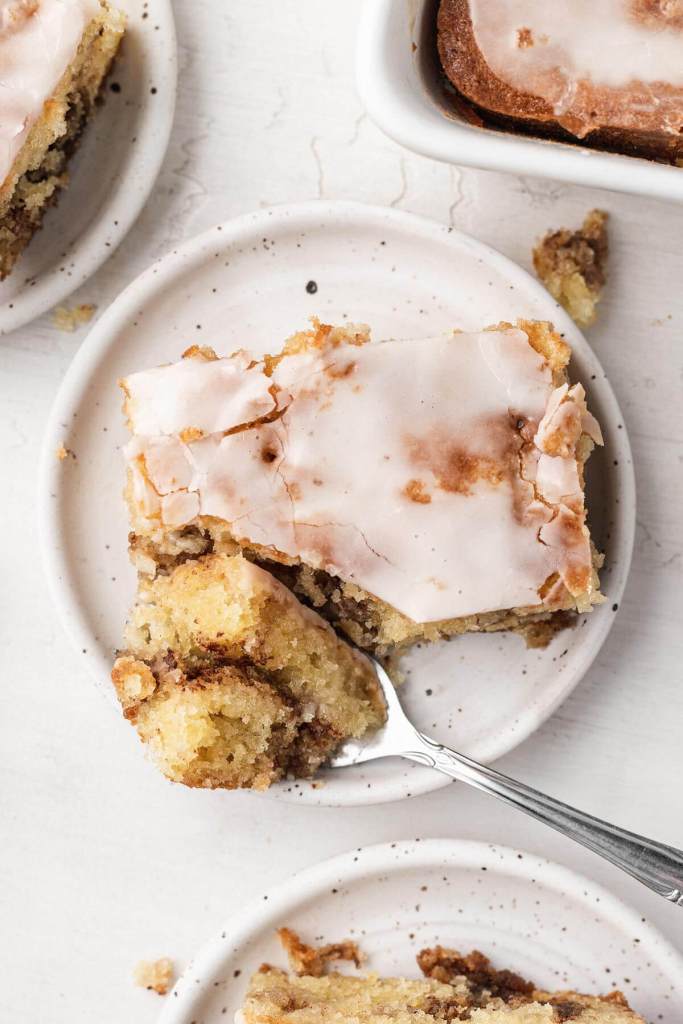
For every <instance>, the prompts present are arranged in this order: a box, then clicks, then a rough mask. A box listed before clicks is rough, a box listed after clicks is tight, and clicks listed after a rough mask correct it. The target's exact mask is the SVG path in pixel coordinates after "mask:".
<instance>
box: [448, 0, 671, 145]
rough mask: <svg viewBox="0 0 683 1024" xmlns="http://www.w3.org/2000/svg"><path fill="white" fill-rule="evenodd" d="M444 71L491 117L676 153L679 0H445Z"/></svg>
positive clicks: (591, 141)
mask: <svg viewBox="0 0 683 1024" xmlns="http://www.w3.org/2000/svg"><path fill="white" fill-rule="evenodd" d="M437 33H438V48H439V54H440V58H441V63H442V66H443V69H444V72H445V74H446V76H447V77H448V79H449V80H450V82H451V83H452V85H453V86H454V87H455V89H456V90H457V92H458V94H459V95H460V96H461V97H463V98H464V99H465V100H466V101H467V102H468V103H469V104H470V105H471V107H472V108H473V109H474V111H475V112H476V113H478V114H479V115H480V116H481V118H483V120H484V123H485V124H489V125H493V126H499V127H501V128H506V129H509V130H512V131H521V132H530V133H532V134H536V135H545V136H549V137H552V138H555V139H562V140H565V141H573V142H576V141H580V142H582V143H583V144H584V145H589V146H596V147H598V148H605V149H611V150H616V151H619V152H623V153H626V154H629V155H636V156H645V157H650V158H656V159H660V160H666V161H670V162H676V161H678V160H679V159H680V158H681V157H682V156H683V134H682V132H681V129H682V128H683V64H682V63H681V52H683V3H681V0H599V2H597V3H596V2H594V0H571V2H569V0H556V2H554V3H548V2H547V0H512V2H511V0H441V2H440V6H439V11H438V19H437Z"/></svg>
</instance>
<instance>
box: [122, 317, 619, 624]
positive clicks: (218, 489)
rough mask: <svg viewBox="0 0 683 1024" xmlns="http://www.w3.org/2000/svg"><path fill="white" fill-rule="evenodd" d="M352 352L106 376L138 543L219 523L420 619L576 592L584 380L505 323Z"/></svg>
mask: <svg viewBox="0 0 683 1024" xmlns="http://www.w3.org/2000/svg"><path fill="white" fill-rule="evenodd" d="M323 330H324V329H323ZM319 333H320V332H319ZM329 337H330V338H333V337H334V331H333V332H331V334H330V335H329ZM350 337H352V338H354V342H352V343H351V344H348V343H345V342H342V343H341V344H340V343H339V342H338V341H336V342H334V343H330V342H329V340H328V339H324V341H323V343H322V346H321V347H320V348H308V349H307V350H305V351H302V352H295V353H294V354H290V355H287V356H286V357H285V358H283V359H281V360H280V361H279V362H278V363H277V364H276V365H275V366H274V367H272V366H271V364H270V363H269V362H268V360H266V361H265V363H264V362H261V361H258V360H254V359H252V358H251V357H250V355H249V354H248V353H244V352H238V353H236V354H235V355H233V356H231V357H229V358H227V359H207V356H206V354H205V353H204V352H202V351H201V350H190V353H191V354H190V355H189V356H188V357H187V358H185V359H183V360H182V361H181V362H180V363H176V364H174V365H171V366H167V367H161V368H159V369H155V370H149V371H144V372H142V373H139V374H135V375H133V376H131V377H128V378H127V379H126V380H125V381H123V383H122V386H123V388H124V390H125V392H126V395H127V401H126V412H127V414H128V417H129V423H130V426H131V429H132V430H133V433H134V437H133V439H132V441H131V442H130V443H129V444H128V446H127V448H126V458H127V461H128V466H129V469H130V473H131V482H132V495H133V502H134V506H135V507H134V520H135V525H136V529H139V528H140V523H142V529H143V530H144V532H154V530H156V529H158V528H159V526H161V528H162V529H175V528H178V527H182V526H186V525H189V524H191V523H193V522H196V520H197V517H199V516H212V517H216V518H218V519H221V520H224V521H226V522H228V523H230V524H231V531H232V533H233V535H234V536H235V537H236V538H238V539H240V540H243V541H248V542H251V543H253V544H257V545H263V546H265V547H268V548H274V549H275V550H276V552H278V553H283V554H284V555H286V556H289V557H292V558H298V559H301V560H302V561H303V562H305V563H306V564H308V565H312V566H313V567H314V568H317V569H324V570H325V571H327V572H329V573H331V574H332V575H335V576H339V577H341V578H342V579H344V580H347V581H352V582H354V583H357V584H358V585H359V586H361V587H363V589H365V590H367V591H369V592H370V593H371V594H373V595H374V596H376V597H379V598H380V599H382V600H384V601H386V602H387V603H388V604H390V605H392V606H393V607H395V608H397V609H398V610H399V611H401V612H402V613H403V614H404V615H407V616H408V617H409V618H411V619H413V620H414V621H417V622H432V621H437V620H440V619H448V618H457V617H459V616H464V615H471V614H477V613H480V612H484V611H492V610H497V609H503V608H512V607H521V606H528V605H537V604H538V603H539V602H540V601H541V600H543V603H544V604H545V605H546V606H548V607H554V606H555V607H556V606H558V602H559V603H562V602H564V601H566V598H567V591H569V593H570V594H571V595H572V596H573V597H575V598H577V599H579V598H581V597H582V596H585V595H586V593H587V592H588V591H589V590H590V586H591V551H590V542H589V536H588V531H587V529H586V528H585V523H584V521H585V511H584V502H583V493H582V486H581V483H580V471H579V466H578V464H577V454H576V445H577V442H578V441H579V439H580V437H581V435H582V433H584V432H586V433H589V434H590V435H591V436H592V438H593V439H594V440H595V441H597V442H598V443H600V442H601V436H600V431H599V428H598V426H597V424H596V422H595V420H594V419H593V418H592V417H591V416H590V414H588V413H587V410H586V406H585V402H584V393H583V389H582V387H581V385H575V386H574V387H573V388H571V389H570V388H569V387H568V385H567V384H563V385H562V386H561V387H555V386H554V383H553V374H552V372H551V369H550V367H549V365H548V363H547V362H546V360H545V359H544V358H543V357H542V356H540V355H539V354H538V352H537V351H535V350H534V348H532V346H531V344H530V343H529V339H528V337H527V334H526V333H525V331H524V330H521V329H517V328H515V329H509V330H498V331H483V332H480V333H474V334H452V335H443V336H438V337H433V338H428V339H422V340H420V341H413V342H411V341H408V342H405V341H385V342H382V343H379V344H365V343H364V335H363V334H362V333H361V334H358V335H355V337H354V336H353V335H350ZM358 341H360V344H358ZM548 580H552V585H551V586H550V587H549V588H548V587H544V584H546V581H548Z"/></svg>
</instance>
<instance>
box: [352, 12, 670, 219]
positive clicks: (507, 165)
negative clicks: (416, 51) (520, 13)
mask: <svg viewBox="0 0 683 1024" xmlns="http://www.w3.org/2000/svg"><path fill="white" fill-rule="evenodd" d="M424 2H425V0H419V2H418V3H415V2H411V0H400V2H397V0H367V2H366V3H365V5H364V6H363V11H362V15H361V22H360V27H359V32H358V45H357V53H356V73H357V86H358V92H359V93H360V96H361V99H362V100H363V103H364V104H365V107H366V108H367V111H368V113H369V115H370V117H371V119H372V120H373V121H374V122H375V123H376V124H377V125H378V126H379V127H380V128H381V129H382V131H384V132H385V133H386V134H387V135H389V136H390V137H391V138H392V139H394V141H395V142H398V143H399V144H400V145H402V146H405V147H406V148H407V149H412V150H414V151H415V152H417V153H421V154H422V155H424V156H429V157H432V159H434V160H441V161H443V162H444V163H452V164H460V165H466V166H471V167H481V168H484V169H487V170H497V171H506V172H508V173H510V174H520V175H532V176H536V177H541V178H556V179H558V180H560V181H566V182H571V183H573V184H576V185H585V186H589V187H593V188H606V189H611V190H613V191H619V192H631V193H636V194H639V195H645V196H652V197H654V198H657V199H665V200H667V199H668V200H671V201H674V202H682V201H683V168H677V167H672V166H667V165H665V164H659V163H657V162H656V161H653V160H644V159H641V158H638V157H630V156H622V155H620V154H618V153H606V152H602V151H599V150H594V149H588V148H584V147H581V146H575V145H569V144H565V143H561V142H554V141H548V140H542V139H534V138H529V137H524V136H522V135H513V134H511V133H505V132H500V131H494V130H492V129H488V128H479V127H477V126H474V125H470V124H466V123H465V122H464V121H459V120H457V119H456V118H455V116H453V117H446V116H445V115H444V114H443V113H442V112H441V111H440V110H439V109H438V107H437V105H436V104H435V103H434V102H433V100H432V99H431V98H430V97H429V95H428V92H427V88H426V86H425V85H424V83H423V82H422V80H421V77H420V74H419V71H418V70H417V67H416V64H415V60H414V57H413V54H412V52H411V51H410V47H409V46H406V50H405V55H404V56H403V57H401V56H399V55H397V54H396V53H395V52H394V51H395V44H394V40H393V38H392V26H393V25H395V24H396V19H397V18H408V19H410V23H411V24H412V23H413V18H412V17H411V15H412V14H413V12H414V11H416V10H417V11H419V10H420V9H421V7H422V5H423V3H424Z"/></svg>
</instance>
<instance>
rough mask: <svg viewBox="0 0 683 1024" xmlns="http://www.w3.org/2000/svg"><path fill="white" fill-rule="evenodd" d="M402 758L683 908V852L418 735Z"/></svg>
mask: <svg viewBox="0 0 683 1024" xmlns="http://www.w3.org/2000/svg"><path fill="white" fill-rule="evenodd" d="M402 756H403V757H407V758H409V759H410V760H411V761H417V762H418V763H419V764H424V765H427V766H428V767H430V768H436V769H437V771H440V772H443V774H444V775H450V776H451V778H453V779H457V780H458V781H460V782H467V783H468V784H469V785H470V786H474V787H475V788H476V789H481V790H483V791H484V792H485V793H491V794H492V795H493V796H497V797H498V798H499V799H500V800H503V801H505V803H507V804H511V805H512V806H513V807H517V808H518V809H519V810H520V811H524V812H525V813H526V814H529V815H531V817H532V818H536V819H537V820H538V821H542V822H544V824H546V825H550V827H551V828H554V829H555V830H556V831H558V832H561V833H562V834H563V835H565V836H567V837H568V838H569V839H574V840H575V841H576V842H577V843H581V845H582V846H586V847H588V849H589V850H593V852H594V853H597V854H599V855H600V856H601V857H604V858H605V859H606V860H608V861H610V862H611V863H612V864H615V865H616V866H617V867H618V868H621V869H622V871H626V872H627V874H629V875H631V876H632V877H633V878H636V879H638V881H639V882H642V883H643V884H644V885H646V886H647V887H648V888H649V889H652V890H654V892H656V893H658V895H660V896H663V897H664V899H666V900H669V902H670V903H674V904H676V906H679V907H682V906H683V851H681V850H677V849H675V848H674V847H673V846H665V845H664V843H658V842H655V841H654V840H653V839H646V838H645V837H644V836H639V835H636V834H635V833H634V832H627V831H626V830H625V829H623V828H618V827H617V826H616V825H610V824H609V823H608V822H606V821H601V820H600V818H594V817H593V815H591V814H585V813H584V812H583V811H579V810H577V809H576V808H574V807H570V806H569V805H568V804H564V803H562V802H561V801H559V800H555V799H553V797H550V796H546V795H545V794H544V793H539V792H538V790H535V789H532V788H531V787H530V786H526V785H525V784H524V783H523V782H517V781H516V780H515V779H511V778H509V777H508V776H506V775H502V774H501V773H500V772H497V771H494V770H493V768H487V767H484V766H483V765H480V764H477V762H476V761H472V760H470V758H468V757H465V756H464V755H463V754H458V753H456V752H455V751H454V750H449V748H448V747H444V746H442V745H441V744H440V743H435V742H434V741H433V740H430V739H428V738H427V737H426V736H423V735H422V733H420V732H418V731H417V730H415V748H414V749H412V744H411V749H409V750H406V751H404V752H403V754H402Z"/></svg>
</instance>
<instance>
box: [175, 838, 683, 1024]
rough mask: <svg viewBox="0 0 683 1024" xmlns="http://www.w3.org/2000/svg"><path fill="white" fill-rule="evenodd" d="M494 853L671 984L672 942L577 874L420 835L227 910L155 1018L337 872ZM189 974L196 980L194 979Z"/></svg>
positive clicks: (180, 1005)
mask: <svg viewBox="0 0 683 1024" xmlns="http://www.w3.org/2000/svg"><path fill="white" fill-rule="evenodd" d="M520 852H521V853H522V857H521V859H520V857H519V853H520ZM359 853H361V854H362V856H359ZM397 853H398V854H399V855H400V859H398V858H397ZM501 853H502V854H503V855H505V868H504V870H505V873H506V874H508V875H514V876H516V877H518V878H526V879H529V880H531V879H532V878H533V877H534V876H535V877H542V880H543V884H544V885H545V886H547V887H553V888H555V889H557V890H558V891H562V892H565V893H571V894H572V896H573V897H574V899H575V900H576V901H577V902H580V903H583V904H584V905H585V906H586V907H590V909H591V911H592V913H593V914H595V907H596V906H599V907H600V916H601V917H603V918H606V919H607V920H610V921H611V922H614V923H616V924H618V925H620V926H621V927H622V928H623V930H624V932H630V933H631V934H633V935H636V934H637V935H638V937H639V939H640V944H641V948H643V947H644V946H646V945H647V944H648V943H650V944H652V946H653V948H654V947H655V946H656V954H655V953H653V961H656V963H657V966H658V967H659V969H660V970H661V971H662V972H663V973H666V974H667V975H668V976H669V977H670V978H671V981H672V983H674V982H675V983H676V984H678V985H680V979H681V977H683V958H682V957H681V956H679V954H678V953H677V952H676V950H675V949H674V947H673V946H672V945H671V944H670V943H669V942H668V941H667V940H666V939H665V938H664V937H663V936H662V935H661V934H660V932H658V931H657V930H656V929H655V928H654V927H653V926H652V925H650V924H649V923H647V922H645V921H644V920H643V918H642V916H641V915H640V914H639V913H637V912H636V911H635V910H633V909H632V908H631V907H629V906H627V904H625V903H623V902H622V901H621V900H620V899H618V898H617V897H616V896H614V895H613V894H612V893H611V892H609V891H608V890H607V889H604V888H603V887H602V886H600V885H598V884H597V883H595V882H593V881H590V880H589V879H588V878H586V877H585V876H584V875H580V874H578V873H577V872H574V871H571V870H570V869H569V868H566V867H564V866H562V865H560V864H557V863H555V862H553V861H549V860H545V859H544V858H541V857H538V856H537V855H535V854H530V853H524V852H523V851H517V850H513V849H512V848H510V847H505V846H494V845H492V844H490V843H483V842H477V841H474V840H465V839H423V840H420V841H418V842H416V841H415V840H402V841H398V842H395V843H380V844H377V845H373V846H367V847H364V848H363V849H362V850H361V851H358V850H352V851H350V852H348V853H343V854H340V855H338V856H336V857H332V858H331V859H329V860H325V861H322V862H321V863H319V864H315V865H313V866H312V867H308V868H305V869H304V870H302V871H299V872H297V874H295V875H293V876H292V877H291V878H289V879H288V880H287V881H286V882H283V883H281V884H280V885H277V886H275V887H274V888H272V889H270V890H268V892H267V893H266V894H263V895H262V896H260V897H257V898H256V899H254V900H252V901H251V902H250V903H249V904H248V905H247V906H246V907H245V908H244V909H243V910H241V911H239V912H238V913H237V914H235V915H232V916H231V918H230V921H229V922H228V923H227V924H226V927H225V929H224V930H223V931H222V932H221V933H220V934H218V935H216V936H215V937H214V938H213V939H211V940H209V942H207V944H206V945H205V946H203V948H202V949H201V950H200V951H199V953H198V954H197V956H196V957H195V958H194V959H193V961H192V962H191V963H190V965H189V966H188V967H187V970H186V971H185V972H184V973H183V975H182V977H181V978H180V979H179V981H178V982H177V983H176V986H175V988H174V990H173V993H172V995H170V996H169V997H168V999H167V1002H166V1004H165V1006H164V1009H163V1011H162V1014H161V1017H160V1018H159V1024H187V1022H188V1021H190V1020H192V1019H193V1018H194V1016H195V1012H196V1010H197V1009H198V1006H199V1003H200V1000H201V999H202V998H203V995H204V992H205V991H206V989H207V987H208V985H209V984H211V981H212V979H214V978H215V977H216V975H217V974H218V973H219V972H220V970H221V967H222V964H223V962H224V961H225V959H226V957H227V956H232V955H234V952H235V951H236V950H237V949H239V947H240V946H243V945H246V944H247V943H248V942H249V939H250V937H251V936H252V935H254V934H255V933H257V932H258V931H261V930H263V929H265V928H271V929H272V930H273V931H274V930H275V929H276V928H277V927H279V926H280V925H282V923H283V922H286V921H288V920H289V918H290V915H291V913H292V911H293V910H294V909H295V908H296V906H297V903H298V902H299V901H301V900H303V899H305V900H310V899H311V898H314V897H316V896H320V898H321V899H322V898H324V897H325V896H326V895H327V894H328V893H329V890H330V886H331V885H336V884H337V883H338V881H339V880H340V879H343V880H344V883H345V884H350V883H353V882H355V881H358V880H359V879H366V878H369V877H370V876H372V875H379V874H387V873H391V872H392V871H393V870H403V869H404V868H405V867H406V866H414V867H419V868H432V867H442V866H443V867H444V868H446V869H448V868H449V867H450V868H454V867H455V868H466V869H467V868H471V867H476V868H481V867H482V866H483V867H486V869H487V871H488V872H489V873H491V874H495V873H496V872H497V871H499V870H500V854H501ZM397 864H398V868H397ZM266 897H267V898H266ZM226 951H229V952H226ZM196 979H200V983H199V984H197V983H196Z"/></svg>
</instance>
